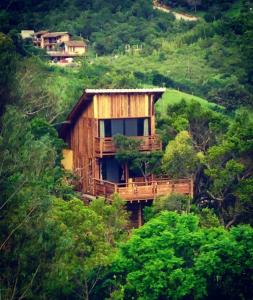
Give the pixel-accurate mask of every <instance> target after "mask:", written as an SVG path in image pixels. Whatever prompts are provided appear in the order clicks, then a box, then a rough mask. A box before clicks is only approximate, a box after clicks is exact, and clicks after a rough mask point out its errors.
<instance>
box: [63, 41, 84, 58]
mask: <svg viewBox="0 0 253 300" xmlns="http://www.w3.org/2000/svg"><path fill="white" fill-rule="evenodd" d="M86 49H87V44H86V43H85V42H84V41H68V42H65V43H64V50H65V52H66V53H68V54H70V55H71V54H74V55H76V56H78V55H83V54H85V52H86Z"/></svg>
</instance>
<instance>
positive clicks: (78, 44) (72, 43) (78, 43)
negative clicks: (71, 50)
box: [64, 41, 86, 47]
mask: <svg viewBox="0 0 253 300" xmlns="http://www.w3.org/2000/svg"><path fill="white" fill-rule="evenodd" d="M64 44H66V45H67V46H69V47H86V43H85V42H84V41H67V42H64Z"/></svg>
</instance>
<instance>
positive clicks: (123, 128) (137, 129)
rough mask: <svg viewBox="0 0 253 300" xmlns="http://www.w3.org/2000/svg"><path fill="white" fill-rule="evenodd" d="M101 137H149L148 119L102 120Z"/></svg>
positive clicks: (100, 123)
mask: <svg viewBox="0 0 253 300" xmlns="http://www.w3.org/2000/svg"><path fill="white" fill-rule="evenodd" d="M99 127H100V128H99V133H100V137H112V136H114V135H116V134H122V135H125V136H147V135H149V134H150V124H149V119H148V118H133V119H111V120H100V122H99Z"/></svg>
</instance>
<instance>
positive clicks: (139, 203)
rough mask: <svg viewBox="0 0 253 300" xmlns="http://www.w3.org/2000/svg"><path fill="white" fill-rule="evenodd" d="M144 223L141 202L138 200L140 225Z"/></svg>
mask: <svg viewBox="0 0 253 300" xmlns="http://www.w3.org/2000/svg"><path fill="white" fill-rule="evenodd" d="M141 225H142V211H141V202H140V201H139V202H138V227H141Z"/></svg>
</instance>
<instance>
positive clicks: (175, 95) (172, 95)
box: [156, 89, 216, 112]
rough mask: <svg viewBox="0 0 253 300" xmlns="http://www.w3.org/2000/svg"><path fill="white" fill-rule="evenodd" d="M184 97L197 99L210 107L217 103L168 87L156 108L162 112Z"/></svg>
mask: <svg viewBox="0 0 253 300" xmlns="http://www.w3.org/2000/svg"><path fill="white" fill-rule="evenodd" d="M182 99H184V100H185V101H186V102H190V101H197V102H198V103H200V104H201V105H202V106H205V107H209V108H212V107H215V106H216V104H214V103H211V102H208V101H207V100H205V99H203V98H200V97H197V96H194V95H190V94H187V93H184V92H181V91H178V90H174V89H167V91H166V92H165V93H164V95H163V97H162V99H160V100H159V101H158V102H157V103H156V110H158V111H160V112H166V108H167V106H168V105H170V104H175V103H178V102H180V101H181V100H182Z"/></svg>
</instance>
